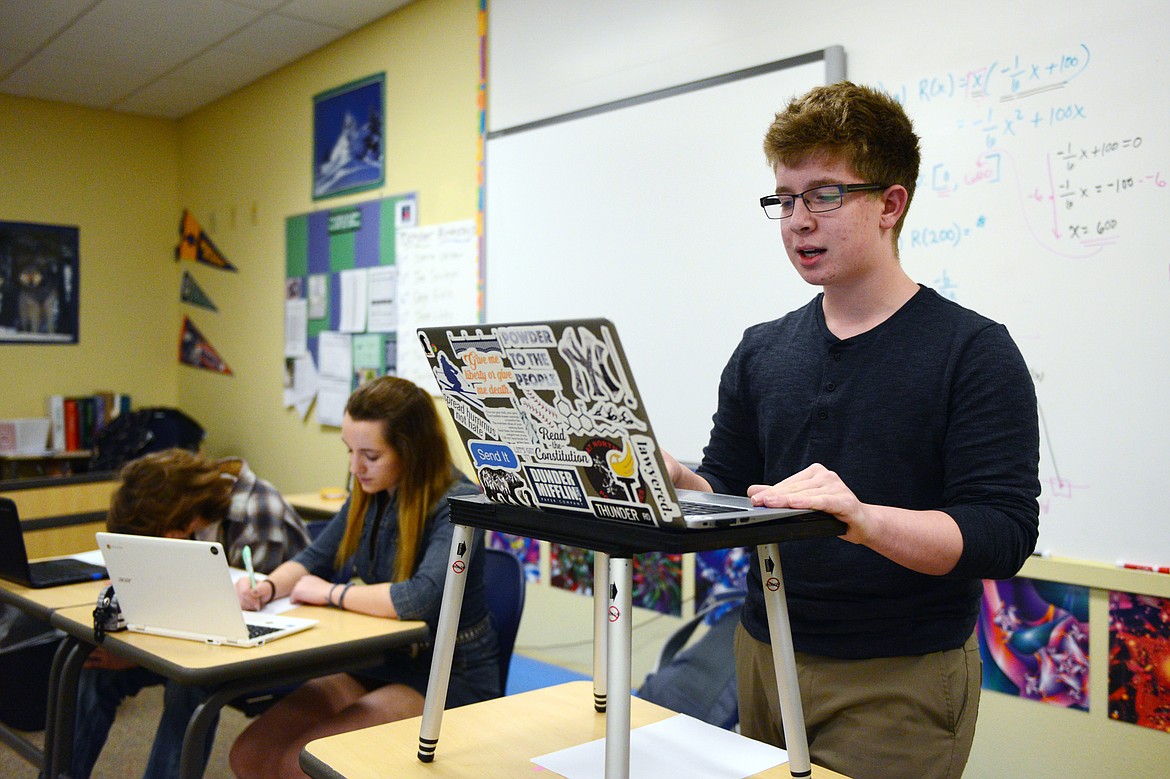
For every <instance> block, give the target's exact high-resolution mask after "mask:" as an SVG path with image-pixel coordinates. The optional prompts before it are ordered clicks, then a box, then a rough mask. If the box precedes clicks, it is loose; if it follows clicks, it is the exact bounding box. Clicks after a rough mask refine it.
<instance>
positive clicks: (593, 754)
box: [532, 714, 788, 779]
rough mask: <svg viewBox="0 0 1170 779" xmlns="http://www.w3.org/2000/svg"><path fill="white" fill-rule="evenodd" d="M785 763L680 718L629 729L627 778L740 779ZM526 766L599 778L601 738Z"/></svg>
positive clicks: (770, 751)
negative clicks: (533, 765)
mask: <svg viewBox="0 0 1170 779" xmlns="http://www.w3.org/2000/svg"><path fill="white" fill-rule="evenodd" d="M787 760H788V753H787V752H786V751H785V750H783V749H779V748H777V747H774V746H771V745H769V744H764V743H761V742H759V741H754V740H752V739H750V738H746V737H744V736H741V735H739V734H738V733H733V732H731V731H730V730H724V729H723V728H718V727H715V726H714V725H708V724H707V723H706V722H703V721H702V720H697V719H695V718H694V717H689V716H687V715H686V714H677V715H675V716H673V717H669V718H667V719H664V720H661V721H659V722H655V723H653V724H651V725H644V726H642V727H640V728H635V729H634V730H631V731H630V779H657V777H676V776H701V777H703V779H743V777H745V776H751V775H752V774H758V773H759V772H761V771H765V770H767V769H769V768H772V767H773V766H777V765H780V764H781V763H784V762H787ZM532 762H534V763H536V764H537V765H539V766H541V767H543V768H546V769H548V770H549V771H554V772H556V773H558V774H560V775H561V776H564V777H565V778H566V779H602V777H604V776H605V739H598V740H597V741H591V742H589V743H588V744H580V745H579V746H575V747H569V748H568V749H562V750H561V751H559V752H551V753H549V754H547V755H541V756H540V757H534V758H532Z"/></svg>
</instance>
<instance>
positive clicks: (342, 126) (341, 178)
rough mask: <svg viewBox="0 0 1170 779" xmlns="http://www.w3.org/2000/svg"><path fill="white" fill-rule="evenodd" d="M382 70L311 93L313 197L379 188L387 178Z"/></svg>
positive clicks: (384, 99) (384, 98)
mask: <svg viewBox="0 0 1170 779" xmlns="http://www.w3.org/2000/svg"><path fill="white" fill-rule="evenodd" d="M385 76H386V74H384V73H377V74H375V75H372V76H367V77H366V78H363V79H359V80H357V81H352V82H350V83H348V84H344V85H342V86H340V87H337V88H335V89H331V90H329V91H327V92H322V93H320V94H318V95H315V96H314V97H313V198H314V199H319V198H325V197H333V196H334V195H341V194H345V193H349V192H358V191H361V190H363V189H372V188H374V187H379V186H381V185H382V182H384V181H385V180H386V155H385V145H384V139H383V137H382V133H383V127H385V119H386V110H385V102H386V97H385V95H386V92H385Z"/></svg>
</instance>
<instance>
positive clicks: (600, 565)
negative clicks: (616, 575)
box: [593, 552, 609, 714]
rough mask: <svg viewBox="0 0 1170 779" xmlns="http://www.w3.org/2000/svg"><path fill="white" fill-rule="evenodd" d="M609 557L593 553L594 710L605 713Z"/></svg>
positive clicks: (601, 553)
mask: <svg viewBox="0 0 1170 779" xmlns="http://www.w3.org/2000/svg"><path fill="white" fill-rule="evenodd" d="M608 629H609V555H607V554H606V553H605V552H594V553H593V708H594V710H596V711H598V712H600V713H603V714H604V713H605V698H606V690H607V687H608V685H607V684H606V664H607V661H606V657H607V654H608V653H607V651H606V647H607V646H608V645H609V641H608V640H607V638H606V632H607V631H608Z"/></svg>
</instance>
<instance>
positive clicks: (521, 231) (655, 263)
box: [484, 49, 843, 460]
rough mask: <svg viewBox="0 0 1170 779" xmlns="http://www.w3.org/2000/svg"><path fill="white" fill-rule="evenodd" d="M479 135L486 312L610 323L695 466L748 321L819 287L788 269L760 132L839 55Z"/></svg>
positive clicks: (666, 430)
mask: <svg viewBox="0 0 1170 779" xmlns="http://www.w3.org/2000/svg"><path fill="white" fill-rule="evenodd" d="M827 51H828V52H829V53H828V55H826V51H825V50H822V51H818V52H813V53H811V54H807V55H803V56H800V57H794V58H791V59H788V60H784V61H781V62H776V63H768V64H767V65H765V66H762V67H759V68H753V69H748V70H745V71H742V72H735V73H733V74H730V75H728V74H723V75H722V76H719V77H714V78H712V79H709V80H703V81H702V82H700V83H697V84H696V83H691V84H687V85H680V86H681V87H683V88H682V89H665V90H658V91H656V92H654V93H651V94H646V95H640V96H631V98H630V99H627V100H623V101H617V102H615V103H613V104H607V105H605V106H604V107H602V109H599V110H598V109H585V110H582V111H579V112H576V113H574V114H571V115H568V116H559V117H553V118H551V119H546V120H538V121H535V122H532V123H529V124H527V125H525V126H522V127H519V128H506V129H503V130H498V131H494V132H492V133H490V134H489V135H488V141H487V145H486V151H485V176H484V183H485V203H484V209H485V227H484V237H485V274H484V276H485V281H484V293H485V305H484V309H485V317H486V319H487V321H489V322H508V321H526V320H533V319H562V318H566V317H595V316H603V317H608V318H610V319H612V320H613V321H614V323H615V324H616V325H617V329H618V332H619V333H620V335H621V338H622V342H623V344H624V346H625V348H626V351H627V355H628V357H629V359H630V363H631V367H632V369H633V371H634V374H635V378H636V380H637V383H638V387H639V389H640V390H641V392H642V395H643V398H644V400H645V402H646V406H647V409H648V412H649V414H650V418H651V421H652V423H653V425H654V429H655V431H656V433H657V435H658V437H659V439H660V443H661V444H662V445H663V446H664V447H665V448H667V449H668V450H669V451H671V452H672V453H673V454H675V456H677V457H679V458H681V459H684V460H698V459H699V457H700V455H701V453H702V449H703V446H704V445H705V444H706V441H707V438H708V434H709V432H710V420H711V416H712V414H713V413H714V411H715V404H716V394H717V389H718V381H719V374H720V373H721V371H722V369H723V366H724V364H725V363H726V361H727V359H728V358H729V357H730V355H731V352H732V350H733V349H734V348H735V345H736V344H737V343H738V341H739V338H740V335H741V333H742V332H743V330H744V328H746V327H748V326H750V325H752V324H755V323H757V322H760V321H763V320H766V319H774V318H776V317H777V316H780V315H781V314H783V313H784V312H786V311H788V310H790V309H792V308H795V307H796V306H798V305H800V304H802V303H804V302H806V301H807V300H808V299H809V298H810V297H812V295H814V294H815V293H816V290H815V289H812V288H810V287H808V286H807V285H805V284H804V283H803V282H801V281H800V279H799V278H798V277H796V276H795V274H777V273H774V272H767V273H765V274H763V275H761V274H760V272H759V269H760V267H761V263H768V262H773V263H775V264H776V265H775V268H772V269H770V271H774V270H775V269H776V268H786V267H787V264H788V261H787V259H786V258H785V255H784V250H783V246H782V244H781V240H780V235H779V228H778V226H777V224H778V223H775V222H770V221H769V220H768V219H766V218H765V216H764V213H763V211H762V210H761V209H760V206H759V197H760V196H762V195H766V194H768V193H770V192H772V191H773V190H774V189H775V180H774V178H773V176H772V173H771V171H770V169H769V167H768V165H767V163H766V161H765V159H764V154H763V147H762V143H763V136H764V131H765V130H766V129H767V127H768V125H769V124H770V123H771V121H772V119H773V117H774V114H775V111H776V110H778V109H779V107H781V106H782V105H783V104H784V103H786V102H787V101H788V99H789V98H790V97H792V96H793V95H796V94H799V93H802V92H805V91H807V90H808V89H809V88H810V87H812V86H815V85H817V84H823V83H826V81H827V80H828V78H829V73H830V68H832V69H835V70H836V71H837V72H840V71H841V70H842V69H843V60H842V59H841V52H840V50H839V49H829V50H827Z"/></svg>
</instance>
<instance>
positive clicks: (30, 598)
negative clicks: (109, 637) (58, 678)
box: [0, 579, 109, 768]
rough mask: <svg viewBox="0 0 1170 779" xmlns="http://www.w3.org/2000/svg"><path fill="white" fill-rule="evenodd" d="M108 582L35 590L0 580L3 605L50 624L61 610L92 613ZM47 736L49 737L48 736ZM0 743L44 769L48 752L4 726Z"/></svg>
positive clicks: (1, 729)
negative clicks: (84, 608)
mask: <svg viewBox="0 0 1170 779" xmlns="http://www.w3.org/2000/svg"><path fill="white" fill-rule="evenodd" d="M108 581H109V580H103V581H99V582H81V583H79V584H66V585H63V586H60V587H41V588H34V587H25V586H24V585H22V584H17V583H16V582H10V581H8V580H7V579H0V603H7V604H9V605H12V606H15V607H16V608H18V609H20V610H21V611H22V612H24V613H25V614H28V615H29V616H30V617H35V618H36V619H39V620H43V621H44V622H49V618H50V617H51V616H52V615H53V612H54V611H56V610H57V609H61V608H65V607H67V606H83V605H86V604H88V605H89V608H91V609H92V608H93V606H94V604H95V603H96V602H97V596H98V593H99V592H101V589H102V587H103V586H104V585H106V584H107V583H108ZM54 658H56V655H54ZM55 662H56V661H55V660H54V663H55ZM54 667H55V666H54ZM52 687H53V678H52V673H51V674H50V679H49V688H50V690H51V689H52ZM49 698H50V700H49V703H50V708H49V710H47V711H46V713H45V718H46V719H49V718H50V717H52V708H51V704H52V695H50V696H49ZM47 736H48V733H47V732H46V737H47ZM0 741H2V742H4V743H5V744H6V745H8V746H9V747H11V748H12V749H14V750H15V751H16V752H17V753H18V754H20V756H21V757H22V758H24V759H25V760H27V761H28V762H30V763H32V764H33V765H35V766H37V767H38V768H44V766H45V754H46V752H47V750H46V749H45V748H42V747H39V746H37V745H36V744H34V743H33V742H31V741H29V740H28V739H27V738H25V737H24V736H22V735H20V734H19V733H18V732H16V731H15V730H14V729H12V728H10V727H8V726H7V725H4V724H3V723H0ZM45 746H46V747H47V746H48V744H47V743H46V745H45Z"/></svg>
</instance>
